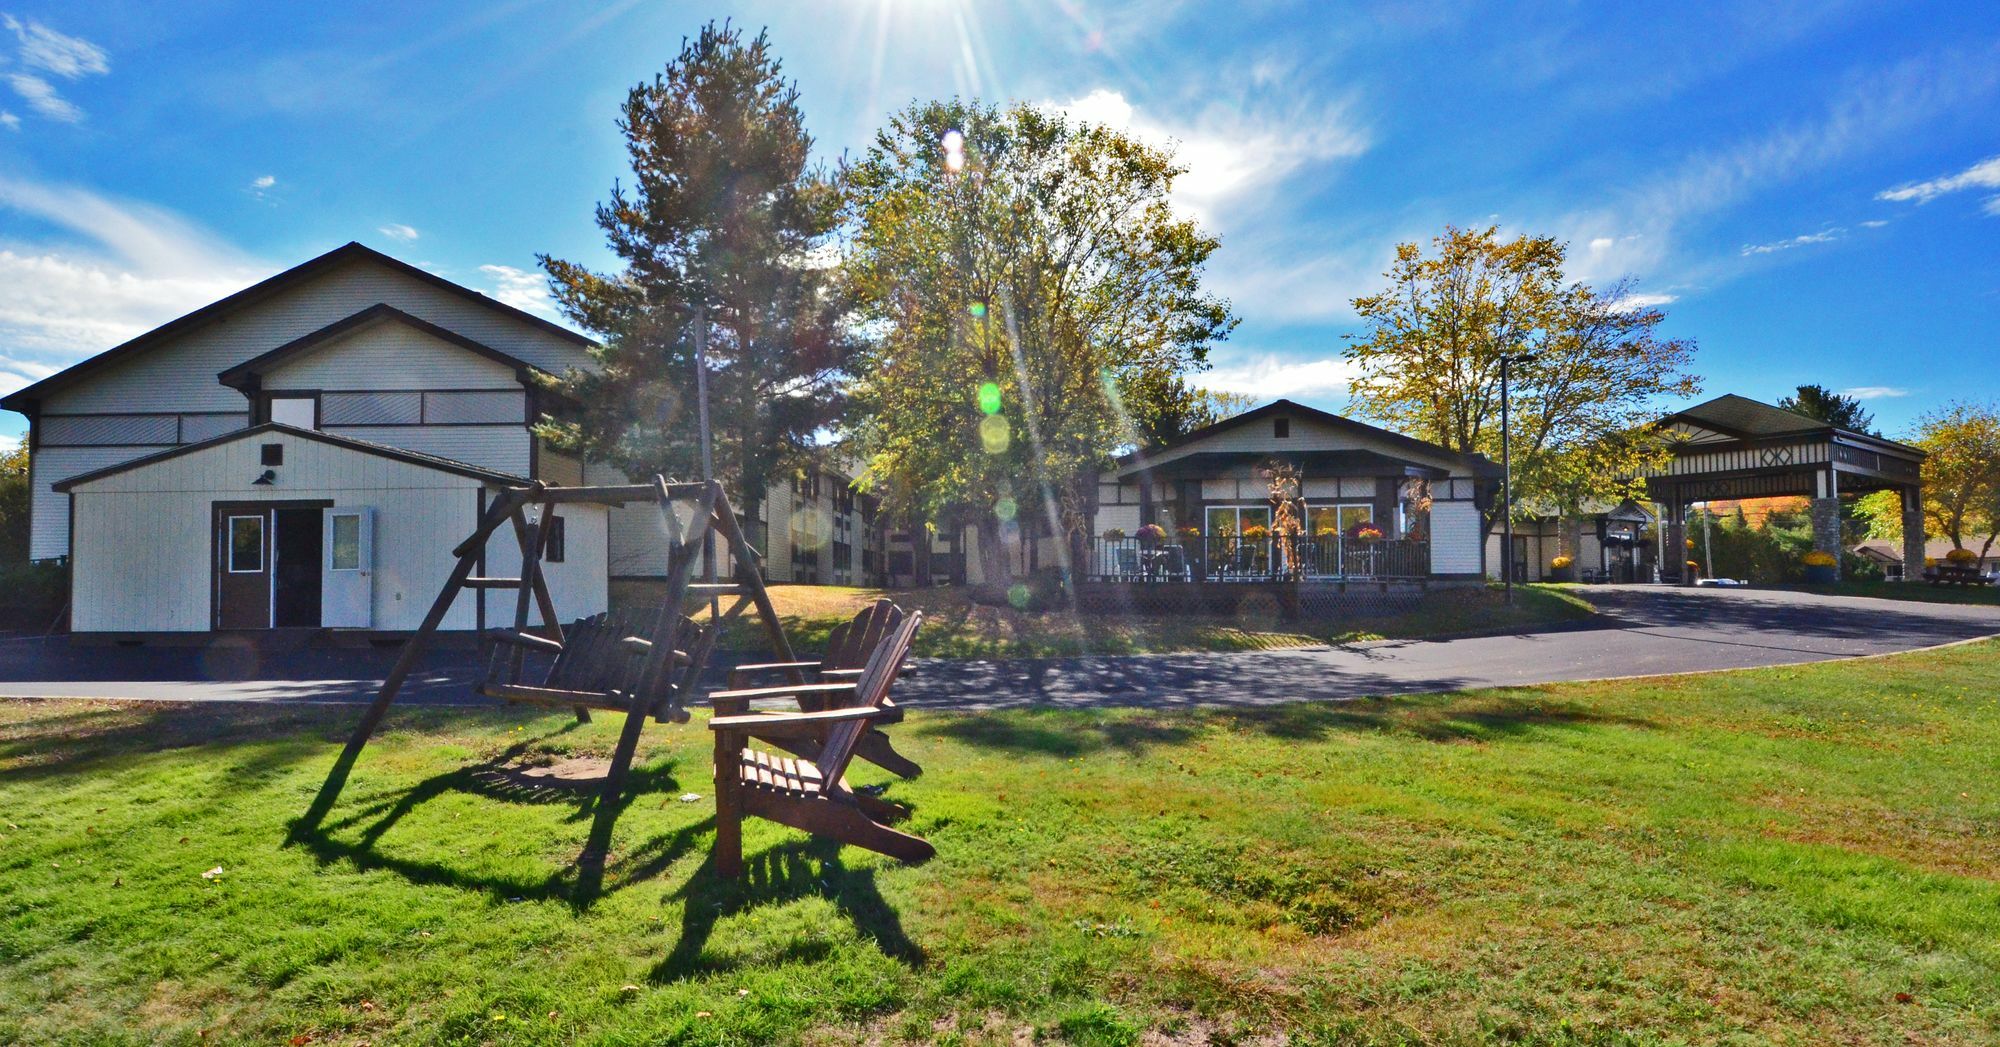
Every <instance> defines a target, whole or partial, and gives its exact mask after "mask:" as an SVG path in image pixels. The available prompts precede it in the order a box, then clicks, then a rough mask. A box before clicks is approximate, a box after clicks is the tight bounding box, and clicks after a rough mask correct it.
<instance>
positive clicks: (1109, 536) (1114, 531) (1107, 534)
mask: <svg viewBox="0 0 2000 1047" xmlns="http://www.w3.org/2000/svg"><path fill="white" fill-rule="evenodd" d="M1124 539H1125V528H1123V527H1107V528H1105V529H1104V540H1105V541H1107V542H1119V541H1124Z"/></svg>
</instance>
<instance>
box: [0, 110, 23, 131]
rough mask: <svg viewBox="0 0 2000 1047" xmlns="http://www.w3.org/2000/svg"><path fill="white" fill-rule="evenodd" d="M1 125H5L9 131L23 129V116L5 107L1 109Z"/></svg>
mask: <svg viewBox="0 0 2000 1047" xmlns="http://www.w3.org/2000/svg"><path fill="white" fill-rule="evenodd" d="M0 127H4V128H6V129H7V130H9V131H19V130H20V129H21V118H20V117H18V116H15V115H14V114H13V113H10V112H8V111H7V110H5V109H0Z"/></svg>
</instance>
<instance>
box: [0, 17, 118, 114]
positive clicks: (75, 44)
mask: <svg viewBox="0 0 2000 1047" xmlns="http://www.w3.org/2000/svg"><path fill="white" fill-rule="evenodd" d="M0 25H4V26H6V27H7V29H9V30H11V31H12V32H13V34H14V38H15V43H16V47H15V51H14V57H15V59H16V60H18V61H19V62H20V63H21V65H22V66H24V67H25V68H27V69H32V70H40V72H42V73H47V74H49V75H50V76H57V77H61V78H62V79H65V80H76V79H78V78H80V77H85V76H102V75H104V74H105V73H108V72H110V71H111V62H110V60H109V59H108V58H107V57H106V55H105V53H104V49H103V48H100V47H98V46H97V45H96V44H93V43H91V42H90V41H88V40H83V39H80V38H78V37H74V36H64V35H63V34H61V33H58V32H56V31H55V30H53V29H50V28H49V27H47V26H45V25H43V24H41V23H40V22H36V21H33V20H29V21H26V22H23V21H21V20H20V19H18V18H15V17H14V16H13V15H0ZM7 83H8V85H9V86H11V87H13V89H14V93H15V94H17V95H19V96H21V100H22V101H23V102H26V103H28V107H29V108H30V109H33V110H34V111H35V112H37V113H40V114H42V115H43V116H46V117H48V118H49V119H51V120H59V121H61V122H63V123H66V124H73V123H77V122H79V121H81V120H82V119H83V109H82V108H80V107H79V106H77V104H76V103H74V102H71V101H70V100H69V99H67V98H64V97H63V96H62V94H61V93H60V92H58V91H57V90H56V86H55V85H54V84H52V83H50V82H49V81H48V79H47V77H44V76H41V75H39V74H38V73H33V72H16V73H8V74H7ZM5 115H6V116H7V117H10V118H11V119H0V123H4V124H6V126H7V127H9V128H18V127H19V126H20V118H19V117H14V116H13V114H11V113H10V114H5Z"/></svg>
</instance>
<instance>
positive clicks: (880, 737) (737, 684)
mask: <svg viewBox="0 0 2000 1047" xmlns="http://www.w3.org/2000/svg"><path fill="white" fill-rule="evenodd" d="M903 618H904V613H903V609H902V608H900V607H898V606H896V604H895V602H894V601H893V600H888V599H881V600H877V601H875V602H874V603H873V604H870V605H869V606H867V607H864V608H862V609H861V610H860V611H859V612H857V613H856V614H855V615H854V619H853V620H852V621H847V622H842V623H840V624H839V625H836V626H834V627H833V632H832V634H831V635H829V636H828V637H827V643H826V657H824V658H822V659H820V660H819V661H816V662H760V663H756V664H753V665H739V666H737V667H736V668H734V669H732V670H730V672H729V690H728V691H722V692H718V693H717V694H713V695H710V696H709V698H710V700H711V701H713V702H714V704H715V715H717V716H740V715H742V714H744V713H747V712H749V711H750V701H749V699H747V698H743V699H731V698H725V697H723V696H724V695H727V694H729V693H731V692H733V691H738V690H742V689H743V688H746V687H749V686H751V685H752V684H754V683H755V682H756V678H757V677H760V676H762V677H769V676H773V675H777V674H780V673H783V674H787V675H789V674H791V673H795V672H796V673H805V674H808V675H809V676H811V677H814V678H815V679H814V680H812V681H811V682H817V683H845V682H849V681H854V680H859V679H860V678H861V673H862V671H863V670H864V669H866V668H867V665H868V660H869V658H870V657H872V656H873V655H874V653H875V650H876V648H878V647H880V646H881V645H882V644H883V643H885V642H887V641H888V640H889V639H890V638H891V637H893V636H894V635H895V633H896V629H897V627H898V626H900V625H901V624H902V622H903ZM791 697H794V698H796V699H797V700H798V703H799V710H800V711H801V712H818V711H819V710H821V709H825V708H827V707H828V697H827V695H824V694H820V693H817V692H811V693H800V694H794V695H791ZM883 705H884V710H885V711H884V714H883V715H882V716H881V717H880V718H878V719H875V720H872V721H870V722H869V724H868V728H867V729H866V730H865V731H863V732H862V734H861V737H860V738H859V739H857V740H856V741H855V744H854V755H855V756H856V757H859V758H860V759H863V760H867V761H868V762H869V763H872V764H874V765H876V766H877V767H880V768H882V769H883V770H886V771H889V772H890V773H892V774H896V775H899V776H901V777H904V778H915V777H916V776H918V775H920V774H922V773H924V769H923V768H922V767H921V766H919V765H918V764H917V763H916V762H915V761H913V760H911V759H910V758H909V757H907V756H904V755H903V754H902V753H899V752H897V751H896V748H895V746H894V745H891V744H890V742H889V736H888V735H887V734H884V733H883V731H882V726H883V725H884V724H890V723H894V722H896V721H898V720H900V719H902V711H901V710H899V709H897V708H896V707H895V703H894V702H891V701H889V700H888V699H886V698H884V699H883ZM751 737H752V738H755V739H757V740H758V741H762V742H767V743H769V744H771V745H775V746H777V747H778V748H780V749H783V750H785V751H787V752H790V753H793V754H795V755H798V756H804V757H806V758H808V759H811V758H814V757H817V756H818V755H819V745H818V743H816V742H814V741H813V740H811V739H809V738H801V737H796V736H784V735H772V736H765V735H760V734H756V733H754V732H753V733H752V734H751Z"/></svg>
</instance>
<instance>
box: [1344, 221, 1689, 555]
mask: <svg viewBox="0 0 2000 1047" xmlns="http://www.w3.org/2000/svg"><path fill="white" fill-rule="evenodd" d="M1430 246H1431V251H1430V252H1429V253H1426V252H1425V250H1424V248H1423V245H1421V244H1415V243H1406V244H1400V245H1398V246H1397V248H1396V259H1395V262H1394V263H1393V264H1392V265H1391V266H1390V268H1389V270H1388V272H1387V273H1386V274H1384V275H1385V276H1386V278H1387V280H1388V283H1389V286H1388V287H1386V288H1384V289H1383V290H1382V291H1380V292H1378V293H1376V294H1372V295H1366V296H1363V297H1360V298H1357V299H1355V300H1354V307H1355V310H1356V311H1357V312H1359V313H1360V314H1361V318H1362V321H1363V322H1364V323H1365V324H1366V325H1367V328H1368V329H1367V332H1366V334H1365V336H1363V337H1360V338H1357V339H1355V340H1354V341H1352V342H1350V344H1349V345H1348V347H1347V356H1348V358H1349V359H1350V360H1352V361H1353V362H1354V364H1355V365H1356V369H1357V371H1358V377H1357V378H1356V379H1355V381H1354V383H1353V385H1352V387H1351V395H1352V403H1351V409H1352V410H1353V411H1355V412H1356V413H1358V414H1362V415H1366V416H1369V417H1372V418H1375V419H1378V420H1380V421H1382V422H1383V423H1385V424H1387V425H1388V426H1389V427H1391V428H1394V429H1397V430H1400V431H1402V432H1405V433H1408V434H1410V435H1412V436H1417V437H1420V438H1422V439H1426V440H1430V441H1432V442H1434V443H1438V444H1441V445H1443V446H1445V447H1448V448H1450V449H1452V450H1454V451H1460V452H1474V453H1479V454H1484V455H1486V456H1488V457H1490V458H1493V459H1494V460H1496V461H1497V460H1498V459H1499V457H1500V365H1501V361H1502V359H1503V358H1508V357H1511V358H1514V359H1515V360H1516V362H1515V363H1514V365H1513V366H1512V369H1511V370H1512V374H1511V383H1510V385H1511V393H1512V424H1511V426H1510V429H1511V432H1512V449H1513V460H1514V494H1515V504H1516V505H1517V506H1521V505H1533V506H1538V507H1541V508H1543V509H1544V510H1546V509H1549V508H1553V509H1556V510H1558V511H1561V512H1575V511H1578V510H1579V509H1580V508H1582V507H1583V506H1584V505H1586V504H1589V503H1592V502H1598V501H1617V500H1620V499H1622V498H1625V497H1627V496H1630V495H1633V494H1636V493H1638V490H1639V489H1638V486H1637V481H1636V480H1635V479H1634V477H1635V476H1636V475H1637V474H1639V473H1640V472H1642V471H1643V470H1645V469H1647V468H1649V467H1652V466H1656V465H1658V464H1660V463H1661V462H1663V461H1665V459H1666V457H1667V455H1668V454H1669V449H1668V447H1667V445H1666V443H1665V441H1664V439H1663V438H1662V437H1661V435H1660V434H1659V433H1657V432H1656V431H1655V430H1654V427H1653V426H1652V424H1651V423H1652V422H1653V420H1654V417H1655V416H1656V414H1657V412H1658V410H1659V407H1660V404H1661V402H1662V401H1663V400H1666V399H1670V398H1681V397H1686V396H1690V395H1692V394H1694V393H1696V392H1698V391H1699V390H1700V379H1699V378H1697V377H1696V376H1695V375H1693V374H1691V373H1689V372H1688V370H1687V369H1688V367H1689V366H1690V365H1691V364H1692V362H1693V359H1694V353H1695V346H1694V343H1693V342H1691V341H1687V340H1684V339H1669V338H1663V337H1661V336H1660V335H1659V333H1658V328H1659V326H1660V324H1661V323H1662V322H1664V321H1665V319H1666V314H1665V313H1663V312H1661V311H1660V310H1659V309H1657V308H1655V307H1652V306H1646V305H1640V304H1636V299H1635V298H1634V296H1633V294H1632V288H1631V286H1630V285H1629V284H1626V283H1620V284H1616V285H1613V286H1612V287H1610V288H1609V289H1607V290H1603V291H1599V290H1595V289H1593V288H1591V287H1589V286H1586V285H1584V284H1582V283H1575V282H1569V281H1567V280H1566V278H1565V276H1564V274H1563V263H1564V253H1565V248H1564V245H1562V244H1561V243H1559V242H1557V241H1556V240H1554V239H1552V238H1550V237H1543V236H1522V237H1518V238H1516V239H1513V240H1502V239H1500V237H1499V235H1498V230H1497V228H1493V227H1488V228H1485V229H1459V228H1456V227H1448V228H1447V229H1446V230H1445V231H1444V233H1443V234H1442V235H1439V236H1438V237H1436V238H1434V239H1433V240H1432V241H1431V245H1430ZM1499 520H1500V507H1499V506H1498V505H1496V506H1495V507H1494V509H1493V510H1492V511H1491V512H1489V513H1488V514H1487V516H1486V521H1485V522H1486V526H1487V527H1488V529H1491V528H1492V527H1493V526H1495V525H1496V524H1498V523H1499Z"/></svg>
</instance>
